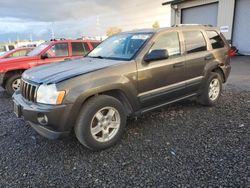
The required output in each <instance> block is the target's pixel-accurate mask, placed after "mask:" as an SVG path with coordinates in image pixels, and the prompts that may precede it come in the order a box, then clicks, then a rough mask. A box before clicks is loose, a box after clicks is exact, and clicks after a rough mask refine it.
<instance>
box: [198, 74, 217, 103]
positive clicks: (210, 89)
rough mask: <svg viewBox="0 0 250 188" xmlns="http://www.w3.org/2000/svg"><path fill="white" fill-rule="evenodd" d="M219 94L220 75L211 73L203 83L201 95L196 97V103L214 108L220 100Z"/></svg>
mask: <svg viewBox="0 0 250 188" xmlns="http://www.w3.org/2000/svg"><path fill="white" fill-rule="evenodd" d="M221 92H222V78H221V75H220V74H219V73H216V72H211V73H210V74H209V76H208V79H207V81H206V83H205V87H204V88H203V91H202V94H201V95H200V96H199V97H198V102H199V103H201V104H202V105H205V106H215V105H216V104H217V103H218V101H219V99H220V96H221Z"/></svg>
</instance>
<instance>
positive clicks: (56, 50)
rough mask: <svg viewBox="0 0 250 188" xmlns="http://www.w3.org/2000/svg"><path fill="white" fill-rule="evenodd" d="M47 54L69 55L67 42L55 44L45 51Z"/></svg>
mask: <svg viewBox="0 0 250 188" xmlns="http://www.w3.org/2000/svg"><path fill="white" fill-rule="evenodd" d="M47 54H48V57H65V56H69V51H68V44H67V43H60V44H55V45H53V46H52V47H51V48H50V49H49V50H48V51H47Z"/></svg>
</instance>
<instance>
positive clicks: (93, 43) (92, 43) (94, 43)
mask: <svg viewBox="0 0 250 188" xmlns="http://www.w3.org/2000/svg"><path fill="white" fill-rule="evenodd" d="M99 44H100V42H91V45H92V46H93V48H96V47H97V46H98V45H99Z"/></svg>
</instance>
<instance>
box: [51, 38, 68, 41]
mask: <svg viewBox="0 0 250 188" xmlns="http://www.w3.org/2000/svg"><path fill="white" fill-rule="evenodd" d="M58 40H66V39H65V38H59V39H50V41H58Z"/></svg>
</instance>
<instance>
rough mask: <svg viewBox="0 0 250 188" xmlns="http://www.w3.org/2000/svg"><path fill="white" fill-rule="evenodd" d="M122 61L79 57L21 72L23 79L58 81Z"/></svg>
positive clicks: (39, 82)
mask: <svg viewBox="0 0 250 188" xmlns="http://www.w3.org/2000/svg"><path fill="white" fill-rule="evenodd" d="M123 62H124V61H117V60H110V59H97V58H81V59H76V60H71V61H64V62H59V63H52V64H49V65H44V66H39V67H35V68H32V69H29V70H27V71H25V72H24V73H23V79H25V80H30V81H32V82H35V83H37V84H52V83H58V82H61V81H64V80H67V79H69V78H73V77H76V76H79V75H82V74H86V73H90V72H93V71H97V70H100V69H104V68H107V67H110V66H113V65H117V64H120V63H123Z"/></svg>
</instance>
